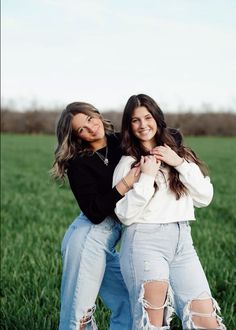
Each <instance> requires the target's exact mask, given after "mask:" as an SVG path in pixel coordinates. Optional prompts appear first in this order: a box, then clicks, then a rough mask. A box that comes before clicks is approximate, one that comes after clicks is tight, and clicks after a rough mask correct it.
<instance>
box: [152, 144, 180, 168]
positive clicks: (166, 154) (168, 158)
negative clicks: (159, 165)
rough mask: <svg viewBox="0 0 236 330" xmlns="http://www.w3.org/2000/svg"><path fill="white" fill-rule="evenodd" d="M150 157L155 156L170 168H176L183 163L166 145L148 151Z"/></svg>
mask: <svg viewBox="0 0 236 330" xmlns="http://www.w3.org/2000/svg"><path fill="white" fill-rule="evenodd" d="M150 154H151V155H155V157H156V159H157V160H160V161H162V162H164V163H166V164H168V165H170V166H178V165H180V164H182V163H183V161H184V159H183V158H181V157H180V156H179V155H177V153H176V152H175V151H174V150H172V149H171V148H170V147H169V146H168V145H167V144H164V146H159V147H156V148H153V149H152V150H151V151H150Z"/></svg>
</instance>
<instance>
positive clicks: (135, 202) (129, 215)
mask: <svg viewBox="0 0 236 330" xmlns="http://www.w3.org/2000/svg"><path fill="white" fill-rule="evenodd" d="M133 161H134V159H133V158H131V157H127V156H123V157H122V158H121V160H120V162H119V164H118V165H117V167H116V169H115V171H114V174H113V186H114V185H115V184H116V183H117V182H119V180H120V179H121V178H122V177H123V176H125V175H126V174H127V173H128V171H129V170H130V167H131V164H132V162H133ZM155 164H156V161H155ZM142 166H143V167H144V165H142V164H141V170H142V171H143V172H142V173H141V175H140V177H139V180H138V181H137V182H136V183H134V185H133V189H131V190H129V191H128V192H127V193H126V194H125V196H124V197H123V198H122V199H120V200H119V201H118V202H117V203H116V208H115V213H116V215H117V216H118V218H119V220H120V221H121V222H122V223H123V224H125V225H127V226H128V225H130V224H132V223H133V222H135V219H136V218H137V216H138V215H140V214H141V213H142V212H143V210H144V209H145V207H146V205H147V204H148V203H149V201H150V199H151V198H152V196H153V194H154V192H155V189H154V180H155V175H154V174H153V175H152V174H150V173H148V171H146V169H144V168H143V169H142ZM146 166H147V165H146ZM154 166H155V167H157V166H156V165H154ZM158 168H159V166H158ZM157 170H158V169H156V170H154V172H155V173H156V171H157ZM144 172H146V173H144Z"/></svg>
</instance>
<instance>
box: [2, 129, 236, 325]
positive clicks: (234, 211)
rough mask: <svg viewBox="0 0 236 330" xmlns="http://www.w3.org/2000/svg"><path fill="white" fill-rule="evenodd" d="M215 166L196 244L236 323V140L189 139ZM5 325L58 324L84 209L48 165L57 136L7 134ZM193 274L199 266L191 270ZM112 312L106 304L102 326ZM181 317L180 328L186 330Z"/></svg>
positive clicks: (229, 321) (228, 319)
mask: <svg viewBox="0 0 236 330" xmlns="http://www.w3.org/2000/svg"><path fill="white" fill-rule="evenodd" d="M186 141H187V144H188V145H189V146H191V147H192V148H193V149H194V150H195V151H196V152H197V153H198V154H199V156H200V157H201V158H202V159H204V160H205V161H206V163H207V164H208V165H209V169H210V175H211V178H212V182H213V184H214V187H215V195H214V200H213V202H212V204H211V205H210V206H209V207H208V208H206V209H200V210H197V219H198V220H197V221H196V222H195V223H194V224H193V225H192V233H193V238H194V242H195V246H196V248H197V251H198V253H199V256H200V259H201V261H202V264H203V267H204V269H205V271H206V274H207V277H208V279H209V283H210V286H211V289H212V294H213V296H214V297H215V298H216V300H217V301H218V303H219V304H220V306H221V309H222V314H223V316H224V320H225V324H226V326H227V327H228V329H229V330H234V329H236V320H235V316H234V312H235V311H234V308H235V306H234V304H235V301H236V287H235V265H236V258H235V251H236V246H235V245H236V243H235V234H236V231H235V226H236V221H235V220H236V200H235V196H236V187H235V176H236V169H235V168H236V138H211V137H204V138H203V137H201V138H200V137H199V138H188V139H186ZM1 146H2V148H1V153H2V157H1V185H2V197H1V206H2V211H1V216H2V225H1V293H0V295H1V324H0V328H1V329H9V330H14V329H22V330H23V329H27V330H31V329H32V330H38V329H40V330H44V329H57V326H58V318H59V305H60V297H59V294H60V277H61V268H62V265H61V256H60V243H61V239H62V237H63V234H64V232H65V230H66V228H67V227H68V225H69V224H70V223H71V222H72V220H73V219H74V218H75V216H76V215H77V214H78V213H79V209H78V207H77V204H76V202H75V200H74V197H73V195H72V193H71V192H70V190H69V188H68V185H62V186H60V185H59V184H57V183H55V182H52V180H51V179H50V178H49V175H48V171H49V169H50V166H51V164H52V160H53V151H54V146H55V138H54V137H53V136H41V135H32V136H28V135H2V136H1ZM189 276H191V270H190V274H189ZM108 316H109V313H108V311H107V310H106V309H105V308H104V307H103V306H102V303H101V302H100V301H99V302H98V308H97V311H96V319H97V323H98V327H99V330H106V329H108ZM177 324H178V323H176V321H174V323H173V325H172V329H181V328H179V327H178V325H177Z"/></svg>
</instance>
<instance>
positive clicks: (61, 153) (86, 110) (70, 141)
mask: <svg viewBox="0 0 236 330" xmlns="http://www.w3.org/2000/svg"><path fill="white" fill-rule="evenodd" d="M78 113H83V114H85V115H87V116H91V117H93V118H94V117H95V118H99V119H100V120H101V121H102V123H103V125H104V130H105V134H108V135H109V134H111V133H113V132H114V129H113V125H112V124H111V122H110V121H109V120H107V119H104V118H103V116H102V115H101V114H100V112H99V111H98V110H97V109H96V108H95V107H94V106H93V105H92V104H89V103H85V102H73V103H70V104H68V105H67V107H66V108H65V109H64V110H63V111H62V113H61V115H60V117H59V120H58V123H57V127H56V136H57V142H58V145H57V147H56V150H55V152H54V155H55V160H54V163H53V166H52V169H51V171H50V173H51V176H52V177H53V178H55V179H57V178H58V179H64V176H65V172H66V169H67V166H68V161H69V160H70V159H72V158H73V157H74V156H75V155H76V154H78V153H83V152H86V150H87V148H88V146H89V143H88V142H86V141H84V140H82V139H81V138H80V137H79V136H78V135H77V134H76V133H75V132H74V131H73V130H72V119H73V117H74V116H75V115H77V114H78Z"/></svg>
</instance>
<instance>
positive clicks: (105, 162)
mask: <svg viewBox="0 0 236 330" xmlns="http://www.w3.org/2000/svg"><path fill="white" fill-rule="evenodd" d="M104 164H105V165H106V166H107V165H108V164H109V160H108V159H107V158H105V159H104Z"/></svg>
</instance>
